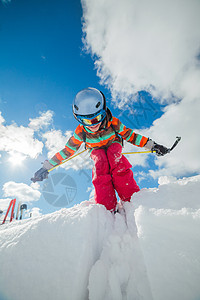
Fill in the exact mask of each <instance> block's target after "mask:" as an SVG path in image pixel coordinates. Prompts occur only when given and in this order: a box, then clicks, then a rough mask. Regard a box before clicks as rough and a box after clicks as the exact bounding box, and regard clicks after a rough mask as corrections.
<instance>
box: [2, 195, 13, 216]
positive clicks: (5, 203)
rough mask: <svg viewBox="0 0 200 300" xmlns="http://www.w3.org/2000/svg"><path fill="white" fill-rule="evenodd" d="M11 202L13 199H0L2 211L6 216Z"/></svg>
mask: <svg viewBox="0 0 200 300" xmlns="http://www.w3.org/2000/svg"><path fill="white" fill-rule="evenodd" d="M11 200H12V199H11V198H6V199H0V210H2V211H3V212H4V214H5V213H6V211H7V209H8V206H9V203H10V201H11Z"/></svg>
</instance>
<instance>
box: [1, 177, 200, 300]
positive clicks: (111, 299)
mask: <svg viewBox="0 0 200 300" xmlns="http://www.w3.org/2000/svg"><path fill="white" fill-rule="evenodd" d="M160 184H161V185H160V186H159V188H154V189H144V190H142V191H140V192H139V193H137V194H135V195H134V196H133V197H132V200H131V203H126V204H125V211H126V217H125V216H124V215H123V214H115V215H112V214H111V213H110V212H109V211H106V209H105V208H104V207H103V206H101V205H95V204H94V203H92V202H90V201H84V202H82V203H81V204H79V205H76V206H74V207H73V208H69V209H61V210H59V211H57V212H55V213H52V214H49V215H43V216H40V217H38V218H32V219H28V220H23V221H13V222H12V223H9V224H5V225H2V226H0V300H26V299H30V300H36V299H37V300H40V299H41V300H46V299H48V300H51V299H52V300H54V299H56V300H61V299H62V300H63V299H66V300H86V299H91V300H122V299H123V300H137V299H138V300H139V299H140V300H141V299H143V300H151V299H154V300H169V299H174V300H179V299H180V300H198V299H200V284H199V282H200V201H199V198H200V197H199V192H200V176H195V177H191V178H186V179H182V180H175V179H169V178H162V180H160Z"/></svg>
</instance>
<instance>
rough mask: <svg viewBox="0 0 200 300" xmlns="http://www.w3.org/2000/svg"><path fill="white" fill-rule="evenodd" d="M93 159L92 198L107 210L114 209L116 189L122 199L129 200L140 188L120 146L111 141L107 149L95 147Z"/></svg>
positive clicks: (92, 154)
mask: <svg viewBox="0 0 200 300" xmlns="http://www.w3.org/2000/svg"><path fill="white" fill-rule="evenodd" d="M91 158H92V159H93V161H94V168H93V170H92V183H93V185H94V188H95V195H94V199H95V202H96V203H98V204H103V205H104V206H105V207H106V208H107V209H108V210H115V208H116V204H117V197H116V194H115V190H116V191H117V193H118V195H119V197H120V199H121V200H122V201H130V199H131V196H132V195H133V193H135V192H138V191H139V190H140V188H139V186H138V185H137V183H136V181H135V179H134V178H133V172H132V170H131V167H132V166H131V164H130V163H129V161H128V160H127V159H126V157H125V156H124V155H122V146H121V145H120V144H119V143H113V144H112V145H111V146H110V147H108V148H107V149H95V150H93V151H92V153H91Z"/></svg>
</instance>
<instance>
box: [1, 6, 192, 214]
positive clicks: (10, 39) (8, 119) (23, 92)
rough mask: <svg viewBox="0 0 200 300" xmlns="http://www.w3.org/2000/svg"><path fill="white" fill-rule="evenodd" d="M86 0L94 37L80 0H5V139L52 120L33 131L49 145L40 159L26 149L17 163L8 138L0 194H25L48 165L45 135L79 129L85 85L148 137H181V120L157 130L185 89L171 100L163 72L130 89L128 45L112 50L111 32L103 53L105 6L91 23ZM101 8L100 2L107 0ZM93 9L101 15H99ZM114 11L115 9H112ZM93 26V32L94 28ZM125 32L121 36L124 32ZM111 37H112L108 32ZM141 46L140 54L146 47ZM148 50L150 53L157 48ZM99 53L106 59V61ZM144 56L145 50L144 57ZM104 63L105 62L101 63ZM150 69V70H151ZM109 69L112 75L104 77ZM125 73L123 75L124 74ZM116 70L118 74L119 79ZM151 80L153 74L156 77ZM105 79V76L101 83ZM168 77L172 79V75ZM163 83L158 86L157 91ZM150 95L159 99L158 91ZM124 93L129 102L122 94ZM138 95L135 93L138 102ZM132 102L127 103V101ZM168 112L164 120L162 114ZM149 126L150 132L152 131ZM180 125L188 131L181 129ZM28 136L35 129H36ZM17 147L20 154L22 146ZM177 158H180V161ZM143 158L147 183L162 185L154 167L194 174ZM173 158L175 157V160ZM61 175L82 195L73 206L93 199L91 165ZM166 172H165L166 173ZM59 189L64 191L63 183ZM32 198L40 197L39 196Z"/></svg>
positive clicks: (139, 174)
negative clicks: (77, 102) (76, 104)
mask: <svg viewBox="0 0 200 300" xmlns="http://www.w3.org/2000/svg"><path fill="white" fill-rule="evenodd" d="M83 3H84V5H86V6H87V5H88V7H89V5H91V8H92V9H91V10H90V11H89V10H88V11H87V10H86V11H85V13H84V18H85V20H86V19H87V20H88V21H87V22H86V21H85V24H86V25H87V26H86V27H85V33H87V34H83V31H82V22H83V19H82V17H83V11H82V5H81V3H80V1H77V0H73V1H61V0H59V1H57V2H55V1H51V0H50V1H44V0H43V1H25V0H23V1H22V0H21V1H20V0H19V1H14V0H13V1H10V2H7V3H3V2H0V44H1V47H0V111H1V116H2V118H3V119H4V122H3V123H2V124H3V126H4V127H3V135H2V136H3V139H4V140H6V138H5V135H6V134H7V133H8V134H9V133H10V134H11V135H12V134H13V138H14V133H13V132H15V129H16V130H21V131H22V132H23V130H24V132H25V131H26V128H27V127H29V123H30V119H32V120H34V119H37V118H38V117H41V113H43V114H45V112H47V111H50V112H51V117H50V120H49V121H48V122H47V123H48V124H47V125H48V126H46V127H45V126H44V127H43V129H40V130H35V131H34V135H33V136H32V137H31V139H30V141H31V142H32V141H33V139H35V140H37V145H38V146H37V147H39V142H40V146H41V143H42V144H43V149H42V151H39V150H38V155H36V156H35V157H33V156H34V155H33V154H30V153H28V154H27V153H25V154H26V159H25V160H24V161H23V163H22V164H19V165H15V164H14V163H11V161H10V160H9V157H10V153H11V152H12V146H9V147H8V146H6V145H7V142H4V143H5V146H4V147H2V149H0V150H1V152H0V154H1V157H0V160H1V164H0V186H1V190H0V199H5V198H6V199H7V198H12V197H14V191H13V189H14V188H16V189H18V188H19V187H20V188H21V190H20V192H19V193H16V195H21V194H23V192H24V194H25V193H26V188H27V187H30V185H31V182H30V178H31V177H32V175H33V173H34V172H35V171H36V170H37V169H38V168H39V167H40V166H41V162H42V161H44V159H45V158H46V157H47V155H48V151H50V149H49V148H48V147H45V139H44V137H43V134H44V133H45V132H49V131H50V130H55V131H56V132H57V133H58V131H60V132H61V133H62V135H63V136H64V134H65V132H66V131H67V132H69V131H74V129H75V127H76V126H77V121H76V120H75V119H74V117H73V115H72V110H71V103H72V101H73V98H74V96H75V94H76V93H77V92H78V91H79V90H80V89H82V88H85V87H88V86H93V87H96V88H98V89H100V90H102V91H103V92H104V93H105V95H106V98H107V102H108V106H109V107H110V108H111V110H112V112H113V114H114V115H115V116H117V117H120V119H121V121H122V122H123V123H124V124H125V125H126V126H128V127H130V128H134V129H136V130H137V131H138V132H140V131H141V132H142V133H143V134H146V135H147V134H148V136H151V137H153V138H154V139H156V138H157V140H156V141H158V142H160V143H163V144H166V145H167V146H171V144H172V142H173V141H174V139H175V137H176V135H180V134H181V131H183V129H182V128H181V127H179V125H178V126H177V132H173V128H174V127H173V126H172V128H171V127H170V132H168V133H167V134H166V138H165V137H164V136H163V134H162V132H161V130H160V129H159V130H157V129H156V130H154V129H155V128H156V126H157V125H156V124H158V123H159V122H161V125H160V126H159V128H162V122H163V120H164V116H165V115H166V113H167V109H168V108H169V111H170V112H171V107H172V106H171V105H174V103H175V104H176V105H177V106H176V107H178V103H179V102H180V97H179V93H178V92H177V94H176V91H173V93H171V95H172V94H173V97H172V96H171V97H169V95H168V96H163V94H164V91H165V92H166V90H167V89H166V86H164V84H166V83H165V82H164V80H163V81H161V80H160V82H159V79H160V78H161V76H160V77H159V76H158V77H155V81H154V82H150V79H149V78H147V80H144V81H145V84H146V86H147V88H146V92H141V90H144V88H142V87H144V86H145V84H143V83H142V84H141V85H140V82H142V80H143V79H141V80H140V81H139V79H138V82H137V80H136V81H135V87H134V88H133V90H132V91H130V92H129V93H128V91H129V90H130V87H131V85H130V84H129V81H131V80H132V78H137V77H134V76H133V75H135V74H134V73H133V74H132V73H131V72H130V74H129V71H127V72H126V76H127V77H126V76H125V75H123V70H124V69H125V67H127V66H128V64H126V65H124V66H123V62H124V61H125V60H126V59H127V56H124V60H121V58H120V54H122V53H123V51H124V49H123V50H122V49H120V48H119V51H118V52H116V48H117V46H118V40H117V42H116V45H114V46H115V49H113V48H110V49H109V41H110V40H112V38H113V36H115V35H111V36H110V40H109V41H108V43H107V44H105V45H104V50H102V49H103V48H102V49H101V47H103V46H102V45H103V44H104V42H105V36H104V38H103V36H102V35H101V32H99V28H100V27H99V26H96V24H97V25H98V17H100V14H101V11H100V10H99V13H98V17H97V18H96V19H95V18H93V20H94V19H95V20H96V22H94V23H95V24H94V23H91V22H90V17H94V16H95V13H97V11H98V9H97V10H93V7H92V4H91V3H89V2H88V3H87V1H83ZM99 5H100V6H101V4H100V2H99ZM100 8H101V7H100ZM125 8H126V7H125ZM123 9H124V7H123ZM93 12H94V15H92V13H93ZM107 12H108V14H109V10H108V11H107ZM115 13H116V14H117V10H116V12H114V13H113V15H112V14H110V19H109V20H110V22H112V16H114V15H115ZM101 18H102V19H101ZM101 18H100V20H102V21H101V22H100V25H101V26H102V24H104V23H105V22H104V21H105V20H104V19H103V17H102V16H101ZM113 20H114V19H113ZM95 26H96V27H95ZM90 27H91V28H92V29H94V30H90V31H89V29H90ZM127 28H129V27H127ZM107 29H109V25H108V26H107V25H106V27H105V31H106V30H107ZM118 31H119V34H120V30H118ZM127 32H128V31H127ZM90 34H91V36H90ZM107 36H109V34H108V35H107ZM83 37H85V44H84V43H83V41H82V39H83ZM96 37H97V38H98V39H97V40H98V41H99V45H98V43H97V44H96V42H97V41H96ZM136 37H137V35H136ZM181 42H182V40H181ZM181 42H180V44H181ZM85 45H87V46H88V49H89V51H88V52H87V51H86V50H84V46H85ZM181 45H182V44H181ZM106 47H108V50H109V51H108V52H106V51H105V50H106ZM129 48H130V49H131V44H130V47H129V45H128V46H127V47H126V50H127V49H129ZM175 50H176V49H175ZM103 51H104V52H103ZM127 51H128V50H127ZM138 51H140V52H141V49H140V50H138ZM152 51H153V50H152ZM140 52H138V53H140ZM177 52H178V51H177ZM132 53H133V52H132ZM149 53H151V49H150V51H149ZM105 55H107V58H109V55H111V57H110V58H109V60H107V59H106V57H105ZM118 55H119V57H118ZM134 55H135V54H134ZM98 57H100V59H99V58H98ZM165 57H166V56H165ZM113 58H116V59H117V60H116V62H117V64H116V63H114V64H113V65H111V64H110V65H109V63H107V62H108V61H109V62H112V59H113ZM139 58H140V57H139V55H138V57H137V59H139ZM139 61H140V59H139ZM98 62H100V66H101V68H100V67H99V65H98ZM130 62H131V61H130ZM149 62H151V57H149ZM184 62H185V61H184ZM120 64H121V65H120ZM158 64H159V62H156V65H157V66H158ZM147 65H148V62H147ZM147 65H146V66H145V71H144V73H143V74H146V76H147V74H148V72H147V71H146V70H147ZM95 66H96V68H95ZM102 66H104V67H105V70H106V68H107V69H108V70H109V76H104V75H105V74H106V71H105V70H104V71H103V68H102ZM150 66H151V64H150ZM150 66H148V67H149V68H150ZM117 67H118V68H121V69H120V70H121V71H120V72H119V70H116V69H115V68H117ZM140 67H141V68H140V69H141V70H143V68H144V66H143V65H142V63H141V64H140ZM154 67H155V66H153V68H154ZM178 67H180V66H178ZM181 67H182V66H181ZM181 67H180V68H181ZM165 68H166V74H167V78H170V76H169V74H168V73H167V67H166V66H165ZM97 69H98V76H97ZM140 69H137V65H136V64H134V67H133V68H132V69H131V70H132V71H133V72H135V71H138V73H137V74H138V78H139V76H140V75H141V74H140ZM103 72H105V74H104V73H103ZM115 72H116V73H115ZM120 73H121V75H119V74H120ZM174 73H175V71H174ZM116 74H118V75H117V76H116ZM137 74H136V75H137ZM106 75H107V74H106ZM172 75H173V72H172ZM123 76H125V77H123ZM174 76H175V75H174ZM172 77H173V76H172ZM103 78H111V79H112V78H119V80H118V81H117V82H114V79H113V80H110V81H109V80H108V81H106V80H103ZM141 78H143V77H141ZM152 78H153V79H154V77H153V76H152ZM100 79H101V80H102V82H101V84H100ZM120 80H121V81H120ZM156 80H157V81H156ZM133 81H134V80H133ZM165 81H167V79H166V77H165ZM120 82H125V84H124V86H125V87H126V86H127V95H128V96H127V95H126V92H125V93H124V90H123V88H120V86H121V83H120ZM156 84H157V85H158V86H159V88H158V87H157V89H156ZM166 85H167V84H166ZM114 86H115V88H114ZM152 86H153V87H154V86H155V88H153V89H152ZM168 86H170V83H168ZM168 86H167V88H168ZM131 88H132V87H131ZM138 92H140V93H139V97H138V98H137V101H136V102H134V101H132V98H131V97H132V95H135V94H136V93H138ZM151 92H152V95H153V96H154V98H153V96H151V94H150V93H151ZM167 93H168V92H167ZM167 93H166V94H167ZM124 94H125V96H124ZM116 95H117V96H116ZM174 95H175V96H174ZM120 96H121V99H122V100H120V99H119V98H120ZM126 96H127V99H129V101H128V102H127V103H126V104H125V105H124V108H123V110H122V109H121V108H120V107H121V106H120V105H121V102H120V101H124V99H125V98H126ZM123 97H125V98H123ZM135 98H136V97H135V96H134V99H135ZM169 98H170V100H169ZM172 98H173V99H172ZM183 98H184V97H183ZM153 99H154V100H153ZM174 99H175V100H174ZM178 99H179V101H178ZM176 100H177V101H176ZM125 102H126V101H125ZM125 102H123V104H124V103H125ZM185 110H186V108H184V113H185ZM45 116H46V115H45ZM162 116H163V118H161V117H162ZM170 118H171V117H170ZM156 119H158V120H159V121H158V122H157V123H156V124H155V126H152V124H153V121H154V120H156ZM175 126H176V125H175ZM20 128H21V129H20ZM149 128H150V130H148V129H149ZM180 128H181V129H182V130H178V129H180ZM29 129H30V128H29ZM29 129H28V130H29ZM165 129H166V126H165ZM6 132H7V133H6ZM16 132H17V131H16ZM28 134H30V131H29V133H28ZM12 142H13V147H15V140H14V141H12V139H11V140H9V145H10V144H11V143H12ZM56 142H57V137H55V143H56ZM63 146H64V145H63ZM34 147H35V146H34ZM134 149H135V148H134V147H132V150H133V151H134ZM13 150H15V149H13ZM60 150H61V149H60ZM18 152H20V151H19V150H18ZM22 152H23V151H22ZM137 156H139V155H137ZM15 157H17V156H15ZM173 159H174V160H175V158H173ZM132 160H133V161H134V158H132V159H131V162H132ZM136 160H139V161H138V162H137V166H134V169H133V170H134V173H135V178H136V180H137V181H138V182H139V185H140V187H141V188H144V187H154V186H157V177H156V176H150V175H149V169H151V170H152V171H153V172H157V170H160V169H163V166H164V167H165V166H166V167H167V170H168V172H167V173H166V175H170V176H171V175H172V176H174V175H175V176H181V175H182V176H183V175H188V173H187V172H186V171H185V170H186V168H183V169H181V170H179V171H177V172H175V171H174V172H172V174H171V173H170V171H169V170H171V169H170V168H171V167H170V164H169V162H166V161H164V160H161V161H159V162H157V161H156V163H154V160H155V157H154V156H148V160H147V159H146V158H137V159H136ZM140 160H141V161H140ZM174 160H172V163H173V162H174ZM172 163H171V164H172ZM167 164H168V165H167ZM179 165H180V164H179ZM174 169H175V168H174ZM176 170H177V169H176ZM54 172H58V171H54ZM62 172H65V175H66V176H68V175H69V176H70V177H71V178H72V179H73V180H74V181H75V182H76V185H77V194H76V196H75V198H74V199H73V201H72V203H71V204H70V205H74V204H75V203H79V202H80V201H82V200H87V199H88V197H89V191H87V190H88V187H89V188H91V186H92V185H91V181H90V179H89V178H91V170H90V169H85V170H84V171H83V170H82V171H80V170H78V171H74V170H73V169H68V170H65V171H64V170H63V169H62ZM159 172H160V171H159ZM161 173H162V172H161ZM196 173H197V170H196V169H195V168H194V169H191V170H190V172H189V174H190V175H191V174H196ZM161 175H165V174H163V173H162V174H161ZM142 179H143V180H142ZM8 182H12V183H13V182H14V183H17V184H19V185H18V186H17V185H15V184H12V185H7V188H6V187H5V185H6V183H8ZM22 183H23V184H24V185H25V186H21V185H20V184H22ZM8 186H9V187H8ZM30 189H31V188H30ZM42 189H43V184H41V185H40V187H38V188H37V191H39V192H40V193H42ZM20 193H21V194H20ZM29 193H30V194H32V190H31V191H30V190H29ZM60 193H62V189H61V188H60ZM11 194H13V196H11ZM33 194H34V193H33ZM16 197H17V196H16ZM19 197H20V196H19ZM33 197H35V196H34V195H33ZM36 198H37V197H36ZM24 199H26V198H24ZM38 199H39V200H38ZM24 201H25V200H24ZM28 205H29V208H30V209H31V208H32V207H35V206H36V207H38V208H40V209H41V211H42V213H47V212H51V211H54V210H55V209H57V208H55V207H54V206H53V205H49V203H47V202H46V200H45V199H44V197H43V196H42V195H41V196H40V197H39V198H37V201H33V202H31V201H29V204H28Z"/></svg>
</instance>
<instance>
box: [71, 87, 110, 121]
mask: <svg viewBox="0 0 200 300" xmlns="http://www.w3.org/2000/svg"><path fill="white" fill-rule="evenodd" d="M73 114H74V117H75V118H76V119H77V121H78V122H79V123H81V124H82V125H85V126H93V125H96V124H98V123H100V122H102V121H103V120H104V119H105V117H106V99H105V96H104V94H103V93H102V92H100V91H99V90H97V89H95V88H91V87H88V88H86V89H83V90H81V91H80V92H78V93H77V95H76V97H75V99H74V102H73Z"/></svg>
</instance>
